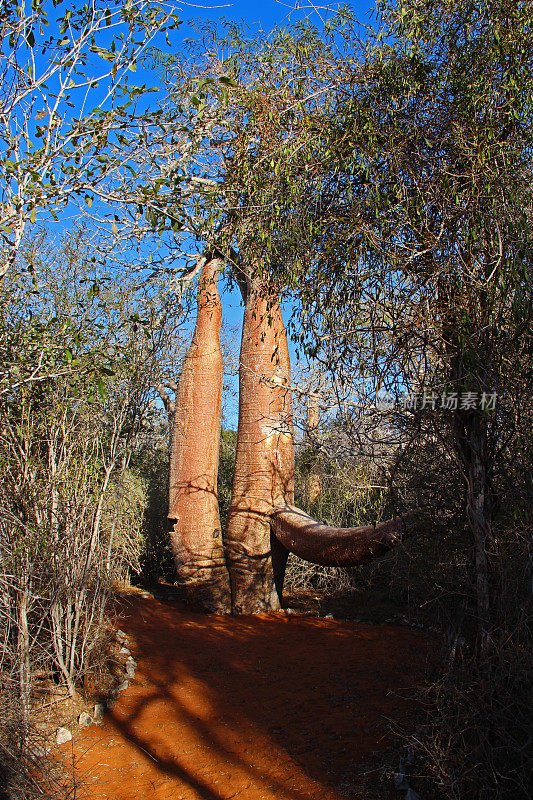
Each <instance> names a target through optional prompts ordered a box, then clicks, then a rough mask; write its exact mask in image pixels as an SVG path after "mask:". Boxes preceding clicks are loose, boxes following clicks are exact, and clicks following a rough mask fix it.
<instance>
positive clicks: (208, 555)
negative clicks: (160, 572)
mask: <svg viewBox="0 0 533 800" xmlns="http://www.w3.org/2000/svg"><path fill="white" fill-rule="evenodd" d="M219 268H220V261H219V259H216V258H215V259H211V260H206V263H205V265H204V267H203V270H202V274H201V277H200V287H199V291H198V315H197V320H196V327H195V330H194V335H193V339H192V343H191V346H190V348H189V351H188V353H187V356H186V358H185V361H184V364H183V369H182V372H181V376H180V380H179V386H178V393H177V397H176V408H175V415H174V429H173V436H172V450H171V460H170V493H169V518H170V519H171V520H174V524H173V528H172V531H171V541H172V547H173V552H174V558H175V562H176V568H177V571H178V578H179V582H180V584H181V586H182V587H183V589H184V591H185V594H186V596H187V598H188V600H189V601H190V602H191V603H193V604H194V605H195V606H197V607H199V608H200V609H202V610H204V611H212V612H218V613H225V612H228V611H230V609H231V595H230V585H229V575H228V571H227V567H226V560H225V556H224V549H223V543H222V534H221V529H220V516H219V510H218V498H217V474H218V459H219V445H220V422H221V403H222V374H223V366H222V350H221V347H220V326H221V320H222V307H221V302H220V295H219V293H218V287H217V283H218V273H219Z"/></svg>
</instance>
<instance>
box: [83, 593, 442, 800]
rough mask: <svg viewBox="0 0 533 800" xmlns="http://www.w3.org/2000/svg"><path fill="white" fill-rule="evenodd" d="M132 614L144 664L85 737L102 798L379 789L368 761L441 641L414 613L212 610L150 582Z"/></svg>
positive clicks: (126, 621) (309, 794) (285, 797)
mask: <svg viewBox="0 0 533 800" xmlns="http://www.w3.org/2000/svg"><path fill="white" fill-rule="evenodd" d="M118 626H119V627H120V628H122V630H124V631H125V632H126V634H127V635H128V637H129V638H130V647H131V649H132V652H133V656H134V658H135V659H136V660H137V662H138V669H137V675H136V678H135V680H134V682H133V683H132V685H131V686H130V687H129V688H128V689H127V690H126V691H125V692H123V693H122V694H121V695H120V699H119V701H118V702H117V703H116V705H115V706H114V707H113V709H112V711H111V712H109V713H108V714H107V715H106V718H105V722H104V724H103V725H102V726H95V725H93V726H91V727H90V728H88V729H86V730H84V731H83V732H82V731H80V732H79V733H78V734H77V735H76V737H75V746H74V752H75V757H76V758H77V759H78V766H77V772H78V777H79V778H80V779H81V781H82V782H83V787H82V792H81V795H82V796H86V797H88V798H91V799H93V798H94V799H96V798H98V800H106V799H107V798H109V800H139V798H145V797H146V798H155V799H156V800H180V799H181V800H193V798H194V800H230V798H241V799H242V800H274V799H275V800H339V799H340V798H365V800H375V798H376V797H379V796H383V793H381V794H380V792H379V790H378V783H379V781H378V779H377V777H375V778H373V779H372V781H373V782H374V783H375V784H376V791H375V792H374V791H365V789H364V786H365V780H364V778H363V777H362V775H363V773H364V772H365V767H366V768H368V764H369V763H372V760H373V755H374V753H375V751H376V750H379V749H383V748H384V747H386V744H387V741H386V730H387V727H388V724H389V723H388V722H387V721H386V719H385V718H388V719H389V720H390V719H391V718H392V719H396V720H402V719H404V717H405V715H406V714H407V715H408V716H409V715H411V714H412V702H411V701H408V700H405V699H402V698H401V697H400V695H401V694H404V693H405V692H404V690H406V689H408V688H412V687H413V686H414V685H415V683H416V681H417V680H419V679H421V678H423V676H424V674H427V671H428V669H429V667H430V663H431V662H432V661H434V654H435V644H434V641H432V640H430V639H428V637H427V636H425V635H423V634H421V633H418V632H415V631H413V630H410V629H408V628H404V627H397V626H392V625H370V624H367V623H354V622H337V621H333V620H325V619H315V618H311V617H302V616H293V615H291V616H289V615H286V614H283V613H281V614H264V615H259V616H248V617H217V616H202V615H199V614H193V613H190V612H189V611H186V610H184V608H183V606H181V605H180V604H179V603H178V602H172V601H171V602H169V601H166V602H159V601H157V600H153V599H143V598H141V597H139V596H129V597H128V598H127V599H126V600H125V601H124V602H123V603H122V604H121V616H120V618H119V620H118ZM367 785H368V784H367ZM385 796H387V795H385Z"/></svg>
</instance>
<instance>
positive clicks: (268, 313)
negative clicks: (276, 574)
mask: <svg viewBox="0 0 533 800" xmlns="http://www.w3.org/2000/svg"><path fill="white" fill-rule="evenodd" d="M293 496H294V450H293V440H292V402H291V379H290V361H289V350H288V345H287V336H286V333H285V326H284V324H283V318H282V316H281V309H280V307H279V304H278V302H277V300H275V299H274V298H269V297H268V296H267V295H266V293H264V292H262V291H261V290H259V289H254V288H251V289H250V291H249V292H248V296H247V299H246V309H245V313H244V323H243V335H242V344H241V355H240V366H239V429H238V438H237V457H236V463H235V475H234V480H233V493H232V501H231V508H230V513H229V519H228V530H227V535H226V538H225V545H226V555H227V558H228V565H229V569H230V577H231V591H232V607H233V611H234V612H235V613H241V614H243V613H256V612H258V611H267V610H272V609H276V608H279V599H278V595H277V593H276V590H275V588H274V581H273V573H272V560H271V546H270V514H271V513H272V511H273V509H274V507H276V506H284V505H286V504H288V505H291V504H292V502H293Z"/></svg>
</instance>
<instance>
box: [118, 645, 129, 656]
mask: <svg viewBox="0 0 533 800" xmlns="http://www.w3.org/2000/svg"><path fill="white" fill-rule="evenodd" d="M118 654H119V655H120V656H131V650H128V648H127V647H121V648H120V650H119V651H118Z"/></svg>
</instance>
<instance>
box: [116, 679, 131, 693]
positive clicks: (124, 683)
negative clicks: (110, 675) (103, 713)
mask: <svg viewBox="0 0 533 800" xmlns="http://www.w3.org/2000/svg"><path fill="white" fill-rule="evenodd" d="M129 685H130V682H129V681H122V683H121V684H120V686H118V687H117V690H116V691H117V694H118V693H119V692H123V691H124V690H125V689H127V688H128V686H129Z"/></svg>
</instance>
